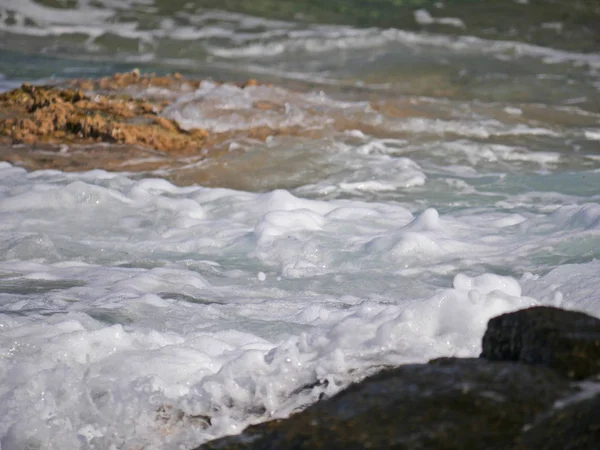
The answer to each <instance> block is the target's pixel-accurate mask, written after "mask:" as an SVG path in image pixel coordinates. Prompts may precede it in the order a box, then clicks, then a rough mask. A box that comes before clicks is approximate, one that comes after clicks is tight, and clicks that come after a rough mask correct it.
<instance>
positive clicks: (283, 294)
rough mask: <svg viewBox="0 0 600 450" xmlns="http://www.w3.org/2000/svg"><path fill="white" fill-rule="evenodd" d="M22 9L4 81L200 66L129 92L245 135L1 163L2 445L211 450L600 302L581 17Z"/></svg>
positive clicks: (17, 8)
mask: <svg viewBox="0 0 600 450" xmlns="http://www.w3.org/2000/svg"><path fill="white" fill-rule="evenodd" d="M0 3H1V4H0V32H1V33H2V35H1V38H0V61H1V62H2V64H1V65H0V72H1V74H0V88H1V89H2V90H8V89H12V88H15V87H17V86H19V85H20V84H21V83H22V82H24V81H27V82H32V83H38V84H39V83H59V84H60V83H63V84H64V83H66V81H65V80H67V79H70V78H73V77H92V78H94V77H99V76H102V75H105V74H107V73H111V72H115V71H127V70H132V69H133V68H134V67H139V68H140V70H141V72H142V73H146V72H150V71H156V72H159V73H165V72H170V71H174V70H180V71H182V72H184V73H185V74H186V75H187V76H188V77H190V78H192V79H197V80H204V81H202V82H198V84H197V85H194V86H193V89H189V90H188V91H186V92H182V91H181V90H180V89H170V88H169V87H164V86H145V87H143V88H142V89H139V90H135V89H133V90H131V89H127V88H124V89H125V90H124V93H125V94H127V95H129V96H134V97H135V98H140V99H141V98H146V97H148V98H149V97H152V98H163V99H165V100H166V101H167V105H166V107H165V108H164V109H162V110H161V112H160V114H161V117H164V118H165V120H168V121H174V123H177V126H178V127H180V128H181V129H182V130H184V131H185V130H192V129H196V128H199V129H203V130H207V132H208V133H223V134H227V133H229V134H228V136H229V138H228V139H225V140H223V141H222V142H223V143H222V148H221V150H222V153H220V155H219V158H215V159H210V158H208V159H207V158H204V157H203V158H194V157H188V158H182V159H179V160H178V161H177V163H173V162H168V163H164V164H163V162H161V161H158V162H157V160H160V157H159V156H160V155H157V154H156V153H155V152H152V151H150V150H149V149H146V150H145V151H147V153H146V154H144V155H143V158H138V159H137V160H132V159H128V158H122V159H121V160H120V161H119V164H118V165H113V166H111V167H109V168H110V169H111V170H114V171H111V172H108V171H105V170H101V169H96V170H91V171H84V172H67V171H61V170H37V171H36V170H29V171H28V170H26V169H25V168H24V167H21V166H20V165H24V166H26V167H34V166H33V164H32V165H31V166H28V164H27V161H28V159H27V158H28V156H27V155H28V154H29V155H32V154H34V153H35V158H39V157H40V155H42V156H43V152H50V151H53V152H58V154H60V155H67V156H66V157H71V155H76V154H78V152H82V151H85V149H84V148H81V147H78V146H77V145H72V144H70V143H69V144H68V145H65V146H64V147H60V148H58V149H48V148H44V147H39V148H37V147H36V148H33V147H27V145H28V144H26V143H25V144H23V143H21V144H16V145H17V147H14V146H13V144H11V143H5V144H2V145H3V147H2V148H1V149H0V150H1V152H2V153H1V154H6V153H5V152H9V151H10V152H13V153H14V152H15V151H21V152H22V154H23V155H24V156H23V158H22V159H21V160H20V161H16V160H11V161H12V163H9V162H2V163H0V447H1V448H2V450H8V449H23V448H30V449H34V448H48V449H72V448H82V449H116V448H118V449H128V450H129V449H131V450H133V449H142V448H143V449H171V448H172V449H179V448H183V449H190V448H194V447H197V446H198V445H200V444H202V443H204V442H206V441H208V440H209V439H212V438H215V437H220V436H223V435H226V434H232V433H236V432H239V431H241V430H242V429H243V428H244V427H245V426H246V425H248V424H250V423H258V422H262V421H265V420H268V419H271V418H275V417H283V416H287V415H289V414H290V413H292V412H294V411H297V410H299V409H302V408H305V407H306V406H308V405H310V404H312V403H314V402H315V401H316V400H317V399H319V397H320V396H322V395H325V396H329V395H332V394H334V393H336V392H338V391H339V390H341V389H342V388H344V387H345V386H347V385H348V384H350V383H352V382H353V381H356V380H359V379H362V378H364V377H365V376H367V375H369V374H371V373H373V372H375V371H377V370H378V369H380V368H382V367H385V366H390V365H396V364H400V363H407V362H416V363H420V362H424V361H426V360H428V359H431V358H435V357H439V356H477V355H478V354H479V353H480V351H481V346H480V342H481V337H482V335H483V332H484V330H485V326H486V323H487V321H488V319H490V318H491V317H493V316H496V315H498V314H500V313H504V312H508V311H514V310H516V309H519V308H523V307H527V306H531V305H540V304H541V305H553V306H562V307H565V308H571V309H575V310H581V311H585V312H588V313H590V314H592V315H595V316H599V315H600V295H599V294H598V293H599V292H600V263H599V262H598V257H599V255H600V189H599V186H600V112H599V109H598V98H599V91H600V54H598V53H597V52H594V51H593V49H592V50H590V49H591V48H592V46H591V44H590V42H594V36H595V34H594V33H595V31H594V27H593V23H595V22H592V23H591V24H590V23H588V22H586V21H585V20H584V19H583V18H581V16H578V15H577V14H579V13H575V12H574V11H575V9H573V10H568V11H571V15H569V16H564V15H562V16H561V14H562V12H563V9H564V8H569V7H568V6H565V5H559V6H555V7H550V9H548V10H547V11H548V12H547V15H546V13H544V17H543V18H542V17H541V16H540V14H541V13H540V12H539V9H537V8H538V6H536V5H533V3H534V2H532V5H528V4H527V2H515V4H514V5H511V7H510V8H509V9H510V11H513V10H514V9H515V8H517V9H519V8H520V9H519V10H520V11H522V12H523V16H522V17H523V18H522V19H520V21H519V23H518V24H515V28H514V30H513V31H514V32H511V31H510V30H507V29H505V28H504V27H503V26H500V24H501V23H504V22H502V17H504V16H503V14H504V12H502V10H501V9H500V10H499V11H498V12H494V11H491V12H490V15H492V16H493V14H497V17H496V20H495V21H492V22H494V23H497V24H498V27H497V28H496V29H495V30H492V31H490V29H489V28H486V26H484V25H485V24H484V25H481V23H479V22H477V21H474V19H473V17H475V13H472V12H470V11H473V10H470V9H469V7H468V4H473V2H460V1H454V2H443V3H440V4H441V5H442V7H436V6H435V5H434V4H433V3H431V4H430V3H427V2H425V3H424V4H420V5H419V6H414V7H413V6H406V5H404V6H403V7H406V8H412V9H410V12H411V13H410V17H411V23H410V24H409V23H408V22H407V23H406V25H403V23H402V22H398V25H395V27H394V28H392V27H391V26H392V25H390V24H389V23H388V22H385V21H384V19H381V21H380V22H378V21H377V18H376V17H373V18H372V20H371V19H370V20H369V23H364V24H363V23H356V21H355V19H356V17H357V16H356V15H355V13H353V12H347V13H343V12H340V13H339V15H336V16H335V17H333V16H323V17H321V19H318V18H316V17H315V15H314V14H316V13H315V11H314V10H312V9H310V8H309V7H308V6H306V8H307V9H306V10H302V8H301V7H299V8H300V10H299V11H295V10H294V11H292V12H290V11H288V10H285V11H284V9H285V8H284V7H283V6H282V7H281V10H279V9H269V8H268V7H265V9H263V10H261V9H257V10H253V11H249V10H248V9H247V8H249V7H247V6H246V7H244V8H242V7H241V6H240V7H239V8H237V11H235V10H236V5H233V4H232V2H223V5H221V6H220V7H221V8H225V9H216V5H213V4H210V3H209V2H207V3H200V2H198V3H194V2H188V3H185V4H184V3H183V2H162V1H153V0H144V1H141V0H140V1H129V2H116V1H108V0H102V1H95V2H88V1H84V0H80V1H73V2H70V1H69V2H67V1H64V2H63V1H34V0H26V1H22V0H18V1H16V0H14V1H11V0H5V1H3V2H0ZM167 3H168V4H167ZM233 3H235V2H233ZM249 3H250V2H248V4H249ZM259 3H260V4H261V5H263V3H261V2H256V4H257V5H258V4H259ZM358 3H360V2H358ZM358 3H357V6H356V7H357V8H359V7H360V5H358ZM368 3H371V2H368ZM375 3H377V5H379V6H377V5H375ZM475 3H477V2H475ZM572 3H573V5H574V4H575V3H577V2H572ZM268 4H270V3H269V2H265V3H264V5H267V6H268ZM298 4H299V5H302V4H303V3H302V2H300V3H298ZM577 4H578V5H579V3H577ZM264 5H263V6H264ZM281 5H289V4H288V3H286V2H282V3H281ZM373 5H375V6H373V7H372V9H373V11H379V13H380V14H381V17H384V16H385V14H384V13H385V12H386V11H388V10H389V9H388V8H390V6H389V4H388V3H387V2H383V1H382V2H374V3H373ZM238 6H239V5H238ZM579 6H581V5H579ZM257 8H258V7H257ZM553 8H556V9H553ZM264 10H269V11H270V13H268V14H267V13H265V12H264ZM300 13H303V14H304V15H302V14H300ZM311 14H313V15H312V16H311ZM593 14H597V11H596V9H595V7H594V5H591V6H590V7H589V11H588V15H589V16H590V17H595V16H594V15H593ZM560 17H564V19H560ZM344 18H346V19H347V20H346V21H344ZM540 18H542V19H543V20H542V21H540ZM413 19H414V20H413ZM527 20H529V22H527ZM560 20H563V21H562V22H561V21H560ZM574 23H575V24H578V27H573V24H574ZM361 25H366V26H367V27H365V28H361V27H360V26H361ZM486 30H487V31H486ZM511 33H512V34H511ZM567 41H569V42H570V44H569V45H566V44H564V42H567ZM211 77H212V78H213V79H214V80H225V81H230V83H225V84H221V83H216V82H213V81H211V79H210V78H211ZM257 77H258V78H260V79H261V80H263V81H265V82H267V83H272V84H261V85H252V86H246V87H241V86H239V84H236V83H235V82H240V81H243V80H247V79H249V78H257ZM82 89H84V90H86V91H87V90H88V89H91V91H93V90H94V86H89V87H82ZM88 94H89V95H93V92H91V93H90V92H88ZM88 94H86V95H88ZM0 114H1V113H0ZM169 123H171V122H169ZM255 129H261V130H263V131H264V130H266V132H264V133H263V132H261V133H260V135H256V136H254V135H251V133H250V131H249V130H255ZM282 129H285V130H293V132H291V131H290V132H286V133H279V132H275V131H273V132H269V130H282ZM246 132H248V133H247V134H245V133H246ZM104 148H105V149H108V150H110V151H125V150H123V149H122V148H118V147H116V146H115V147H112V146H111V145H110V144H108V145H107V146H106V147H104ZM108 150H107V151H108ZM27 152H33V153H27ZM60 152H62V153H60ZM52 157H56V154H54V153H53V154H52ZM32 158H33V157H32ZM73 158H75V157H74V156H73ZM36 161H38V160H36ZM141 167H143V168H145V171H144V172H138V171H137V170H139V168H141ZM134 169H136V171H135V172H134Z"/></svg>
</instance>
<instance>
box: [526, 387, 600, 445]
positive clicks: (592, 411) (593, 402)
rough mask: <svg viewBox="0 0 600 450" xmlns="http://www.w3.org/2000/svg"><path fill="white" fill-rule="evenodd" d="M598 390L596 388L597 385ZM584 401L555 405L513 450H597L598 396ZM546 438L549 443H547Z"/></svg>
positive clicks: (599, 429) (599, 436) (599, 426)
mask: <svg viewBox="0 0 600 450" xmlns="http://www.w3.org/2000/svg"><path fill="white" fill-rule="evenodd" d="M597 386H598V385H597ZM597 386H596V387H595V390H596V394H595V395H592V397H591V398H585V399H584V400H581V399H575V400H576V401H573V402H570V403H569V402H567V404H565V405H562V404H560V403H559V404H558V405H556V406H555V408H553V409H552V410H551V411H550V412H549V413H548V414H544V415H543V417H542V418H541V419H540V420H538V421H537V422H536V423H535V424H533V425H532V426H531V427H527V431H526V432H525V433H524V434H523V435H522V436H521V437H520V438H519V439H518V442H517V445H516V446H515V450H526V449H540V450H542V449H543V450H598V448H600V392H598V387H597ZM549 434H551V435H552V439H548V436H549Z"/></svg>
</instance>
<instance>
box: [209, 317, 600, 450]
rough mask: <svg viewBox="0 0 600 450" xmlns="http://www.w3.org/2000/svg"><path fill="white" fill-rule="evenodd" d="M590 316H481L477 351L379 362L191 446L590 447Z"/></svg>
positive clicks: (594, 411) (593, 325) (593, 376)
mask: <svg viewBox="0 0 600 450" xmlns="http://www.w3.org/2000/svg"><path fill="white" fill-rule="evenodd" d="M599 323H600V320H598V319H596V318H594V317H591V316H588V315H586V314H583V313H577V312H571V311H565V310H561V309H558V308H550V307H535V308H529V309H526V310H522V311H517V312H515V313H511V314H505V315H503V316H500V317H497V318H494V319H492V320H491V321H490V323H489V325H488V331H487V332H486V337H485V338H484V351H483V353H482V357H481V358H479V359H477V358H440V359H437V360H434V361H431V362H429V363H428V364H415V365H405V366H400V367H397V368H393V369H389V370H384V371H382V372H380V373H378V374H376V375H374V376H372V377H369V378H367V379H365V380H363V381H361V382H359V383H356V384H354V385H352V386H350V387H349V388H348V389H346V390H344V391H342V392H341V393H339V394H337V395H335V396H334V397H332V398H330V399H326V400H322V401H320V402H318V403H316V404H314V405H312V406H310V407H309V408H307V409H306V410H305V411H303V412H300V413H297V414H295V415H293V416H291V417H290V418H288V419H283V420H274V421H271V422H267V423H263V424H259V425H255V426H251V427H248V428H247V429H246V430H245V431H244V432H243V433H242V434H241V435H238V436H230V437H225V438H222V439H218V440H215V441H212V442H209V443H207V444H204V445H203V446H201V447H199V448H198V450H208V449H279V450H284V449H289V450H292V449H293V450H300V449H340V450H341V449H366V448H370V449H434V448H443V449H515V450H516V449H566V448H568V449H596V448H599V447H598V446H599V444H600V422H599V421H598V417H600V409H599V408H600V382H599V381H598V378H597V375H598V373H600V371H598V370H596V371H594V369H593V368H594V367H596V368H597V367H598V366H597V364H598V363H599V362H600V355H599V354H598V353H597V351H596V349H597V348H598V347H600V336H599V335H598V324H599ZM569 349H570V350H569ZM554 352H556V353H554ZM584 354H585V356H584ZM488 356H489V357H491V358H493V359H494V360H490V359H486V358H488ZM583 360H587V363H586V364H584V366H585V367H584V368H583V369H580V367H582V366H581V364H582V361H583ZM570 366H572V367H573V368H574V369H573V370H569V369H567V367H570ZM573 371H574V372H573ZM574 374H575V375H574ZM584 377H587V379H586V380H585V381H579V382H576V381H574V380H573V378H577V379H583V378H584Z"/></svg>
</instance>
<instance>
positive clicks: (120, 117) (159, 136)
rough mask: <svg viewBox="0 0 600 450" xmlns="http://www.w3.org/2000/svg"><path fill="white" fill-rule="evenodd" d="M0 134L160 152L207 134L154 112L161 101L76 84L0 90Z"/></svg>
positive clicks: (190, 147) (188, 146)
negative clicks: (91, 90) (101, 92)
mask: <svg viewBox="0 0 600 450" xmlns="http://www.w3.org/2000/svg"><path fill="white" fill-rule="evenodd" d="M0 108H2V109H3V110H4V112H3V117H1V118H0V136H7V137H10V138H11V140H12V141H13V143H25V144H33V143H44V144H52V143H54V144H65V143H79V144H89V143H93V142H108V143H116V144H129V145H140V146H144V147H148V148H152V149H155V150H159V151H165V152H166V151H168V152H180V153H181V152H183V153H185V152H191V151H194V150H195V149H198V148H201V147H202V146H203V145H204V144H205V140H206V138H207V137H208V133H207V132H206V131H204V130H200V129H194V130H188V131H184V130H182V129H180V128H179V126H178V125H177V124H176V123H175V122H174V121H172V120H169V119H166V118H164V117H159V116H158V112H159V111H160V106H159V105H155V104H152V103H149V102H146V101H143V100H138V99H133V98H119V97H113V96H106V95H94V96H93V97H91V96H88V95H86V94H84V93H83V91H81V90H79V89H70V88H65V89H63V88H59V87H55V86H32V85H30V84H27V83H26V84H23V85H22V86H21V87H20V88H18V89H15V90H13V91H10V92H6V93H4V94H0Z"/></svg>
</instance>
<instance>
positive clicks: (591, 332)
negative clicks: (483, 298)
mask: <svg viewBox="0 0 600 450" xmlns="http://www.w3.org/2000/svg"><path fill="white" fill-rule="evenodd" d="M482 347H483V351H482V353H481V356H482V357H483V358H487V359H489V360H503V361H522V362H525V363H528V364H542V365H545V366H548V367H552V368H554V369H556V370H558V371H560V372H561V373H563V374H564V375H567V376H568V377H570V378H575V379H581V378H586V377H589V376H592V375H596V374H600V319H597V318H595V317H592V316H589V315H587V314H584V313H580V312H576V311H565V310H563V309H559V308H552V307H548V306H538V307H533V308H529V309H525V310H521V311H517V312H514V313H509V314H503V315H501V316H499V317H495V318H493V319H491V320H490V322H489V324H488V327H487V330H486V332H485V335H484V336H483V343H482Z"/></svg>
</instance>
